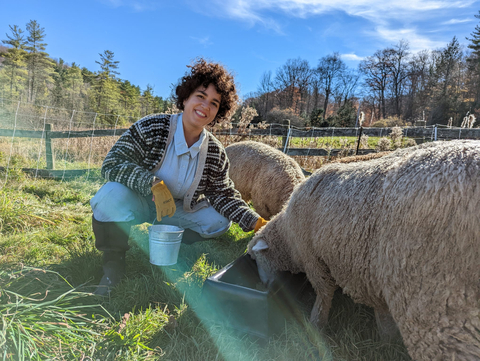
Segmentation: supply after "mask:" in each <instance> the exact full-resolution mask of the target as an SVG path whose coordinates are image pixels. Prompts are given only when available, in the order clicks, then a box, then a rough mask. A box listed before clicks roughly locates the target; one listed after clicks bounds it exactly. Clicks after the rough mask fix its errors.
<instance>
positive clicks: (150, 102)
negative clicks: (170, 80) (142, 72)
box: [141, 84, 155, 116]
mask: <svg viewBox="0 0 480 361" xmlns="http://www.w3.org/2000/svg"><path fill="white" fill-rule="evenodd" d="M141 102H142V116H144V115H148V114H150V113H152V112H153V109H154V107H155V99H154V97H153V87H152V86H151V85H150V84H147V89H145V90H144V91H143V93H142V98H141Z"/></svg>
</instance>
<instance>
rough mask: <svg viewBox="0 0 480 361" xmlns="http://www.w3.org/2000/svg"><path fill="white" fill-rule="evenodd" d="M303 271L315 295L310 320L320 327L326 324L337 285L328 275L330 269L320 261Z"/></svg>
mask: <svg viewBox="0 0 480 361" xmlns="http://www.w3.org/2000/svg"><path fill="white" fill-rule="evenodd" d="M305 273H306V274H307V278H308V280H309V281H310V283H311V284H312V287H313V289H314V290H315V293H316V295H317V298H316V299H315V303H314V305H313V309H312V313H311V314H310V322H311V323H312V324H313V325H315V326H316V327H318V328H320V329H321V328H323V327H325V326H326V325H327V322H328V314H329V312H330V307H331V305H332V299H333V294H334V293H335V289H336V288H337V286H336V285H335V281H334V280H333V278H332V277H331V276H330V270H329V269H328V267H327V266H326V265H325V264H324V263H323V262H322V261H320V262H319V263H317V264H316V267H314V268H313V269H306V270H305Z"/></svg>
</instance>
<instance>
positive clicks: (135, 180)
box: [90, 59, 266, 294]
mask: <svg viewBox="0 0 480 361" xmlns="http://www.w3.org/2000/svg"><path fill="white" fill-rule="evenodd" d="M189 68H190V71H189V72H187V73H186V74H185V76H184V77H183V78H182V79H181V80H180V83H179V85H178V86H177V88H176V91H175V93H176V105H177V107H178V108H179V109H180V110H182V111H183V112H182V113H180V114H174V115H168V114H153V115H149V116H146V117H144V118H142V119H140V120H139V121H137V122H136V123H134V124H133V125H132V126H131V127H130V128H129V129H128V130H127V131H126V132H125V133H124V134H123V135H122V136H121V137H120V139H119V140H118V141H117V142H116V143H115V145H114V146H113V147H112V149H111V150H110V151H109V153H108V154H107V156H106V158H105V160H104V162H103V165H102V175H103V176H104V177H105V178H106V180H107V181H108V182H107V183H106V184H105V185H104V186H103V187H102V188H101V189H100V190H99V191H98V192H97V194H96V195H95V196H94V197H93V198H92V200H91V201H90V204H91V206H92V210H93V217H92V227H93V232H94V234H95V246H96V247H97V249H98V250H100V251H103V271H104V275H103V277H102V280H101V281H100V286H99V287H98V288H97V290H96V291H95V293H96V294H106V293H107V292H108V291H109V288H110V287H113V286H114V285H116V284H117V283H118V282H119V281H120V280H121V278H122V277H123V275H124V273H125V252H126V251H127V250H128V249H129V246H128V237H129V232H130V228H131V226H132V225H134V224H140V223H144V222H152V221H153V220H154V219H155V218H157V220H158V222H159V223H160V224H170V225H175V226H179V227H182V228H184V229H185V232H184V235H183V242H184V243H192V242H195V241H197V240H201V239H208V238H214V237H218V236H220V235H221V234H223V233H225V232H227V231H228V229H229V228H230V226H231V224H232V222H236V223H238V224H239V226H240V227H241V228H242V229H243V230H244V231H246V232H248V231H251V230H255V231H257V230H258V229H259V228H260V227H262V226H263V225H264V224H265V223H266V221H265V220H264V219H263V218H261V217H260V216H259V215H258V214H257V213H256V212H254V211H253V210H251V209H250V207H249V206H248V205H247V204H246V203H245V202H244V201H243V200H242V199H241V196H240V193H239V192H238V191H237V190H235V188H234V185H233V182H232V181H231V179H230V178H229V177H228V168H229V162H228V158H227V156H226V153H225V150H224V148H223V146H222V144H221V143H220V142H219V141H218V139H216V138H215V137H214V136H213V135H212V134H211V133H210V132H208V131H207V130H206V129H205V127H206V126H207V125H214V124H216V123H217V122H222V121H224V120H226V119H228V118H229V117H230V116H231V115H232V114H233V112H234V111H235V108H236V104H237V101H238V96H237V93H236V87H235V83H234V79H233V76H232V75H231V74H229V73H228V72H227V71H226V70H225V68H224V67H223V66H221V65H219V64H216V63H209V62H206V61H205V60H204V59H199V60H197V61H196V62H195V63H194V64H193V65H192V66H190V67H189ZM152 192H153V195H152ZM167 216H168V217H167Z"/></svg>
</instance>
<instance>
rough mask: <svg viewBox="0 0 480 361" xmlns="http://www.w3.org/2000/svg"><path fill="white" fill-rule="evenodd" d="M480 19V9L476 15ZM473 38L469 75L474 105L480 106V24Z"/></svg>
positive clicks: (473, 33)
mask: <svg viewBox="0 0 480 361" xmlns="http://www.w3.org/2000/svg"><path fill="white" fill-rule="evenodd" d="M474 16H475V17H476V18H477V19H480V11H479V12H478V14H477V15H474ZM470 35H471V38H467V40H469V41H470V44H468V48H469V49H472V53H471V54H470V56H469V57H468V59H467V61H468V64H469V71H470V73H471V76H470V77H468V80H469V82H470V85H471V87H472V88H473V89H472V91H473V96H474V106H475V107H478V106H480V25H477V26H475V30H474V31H473V32H472V33H471V34H470Z"/></svg>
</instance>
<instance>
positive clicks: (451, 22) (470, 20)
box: [442, 19, 473, 25]
mask: <svg viewBox="0 0 480 361" xmlns="http://www.w3.org/2000/svg"><path fill="white" fill-rule="evenodd" d="M472 21H473V19H451V20H448V21H445V22H443V23H442V25H455V24H463V23H469V22H472Z"/></svg>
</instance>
